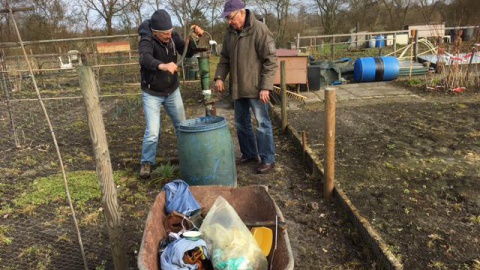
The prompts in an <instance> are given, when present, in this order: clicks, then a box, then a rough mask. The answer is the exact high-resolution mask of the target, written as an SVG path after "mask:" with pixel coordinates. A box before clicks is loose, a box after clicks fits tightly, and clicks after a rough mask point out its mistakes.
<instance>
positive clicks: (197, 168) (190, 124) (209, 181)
mask: <svg viewBox="0 0 480 270" xmlns="http://www.w3.org/2000/svg"><path fill="white" fill-rule="evenodd" d="M178 131H179V132H178V158H179V163H180V164H179V165H180V177H181V179H183V180H184V181H185V182H187V183H188V184H189V185H192V186H199V185H221V186H231V187H236V186H237V170H236V167H235V154H234V150H233V149H234V148H233V140H232V136H231V134H230V130H229V129H228V126H227V121H226V120H225V118H223V117H220V116H206V117H199V118H195V119H188V120H185V121H183V122H181V123H180V126H179V128H178Z"/></svg>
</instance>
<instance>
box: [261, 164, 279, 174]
mask: <svg viewBox="0 0 480 270" xmlns="http://www.w3.org/2000/svg"><path fill="white" fill-rule="evenodd" d="M273 168H275V162H272V163H262V164H260V166H259V167H258V168H257V173H260V174H264V173H268V172H269V171H271V170H273Z"/></svg>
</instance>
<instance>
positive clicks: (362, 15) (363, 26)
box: [347, 0, 382, 31]
mask: <svg viewBox="0 0 480 270" xmlns="http://www.w3.org/2000/svg"><path fill="white" fill-rule="evenodd" d="M347 2H348V5H349V10H348V22H349V23H350V25H351V26H352V27H353V26H354V27H357V26H358V27H359V29H357V31H359V30H368V31H372V30H374V29H375V28H376V27H377V25H378V24H379V23H381V22H380V18H381V17H382V10H381V9H382V8H381V6H379V5H378V3H377V2H378V0H347Z"/></svg>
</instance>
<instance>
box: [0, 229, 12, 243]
mask: <svg viewBox="0 0 480 270" xmlns="http://www.w3.org/2000/svg"><path fill="white" fill-rule="evenodd" d="M10 230H11V229H10V228H9V227H8V226H5V225H2V226H0V245H10V244H12V241H13V239H12V238H11V237H8V231H10Z"/></svg>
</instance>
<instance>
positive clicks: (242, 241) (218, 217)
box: [200, 196, 268, 270]
mask: <svg viewBox="0 0 480 270" xmlns="http://www.w3.org/2000/svg"><path fill="white" fill-rule="evenodd" d="M200 231H201V232H202V235H203V239H204V240H205V242H206V243H207V248H208V250H209V251H210V252H211V253H210V254H212V255H211V259H212V263H213V266H214V269H221V270H247V269H248V270H249V269H252V270H264V269H267V268H268V261H267V258H266V257H265V256H264V255H263V253H262V251H261V250H260V248H259V246H258V244H257V242H256V241H255V238H254V237H253V236H252V233H251V232H250V230H249V229H248V228H247V226H246V225H245V224H244V223H243V221H242V219H241V218H240V217H239V216H238V214H237V212H235V209H233V207H232V206H231V205H230V204H229V203H228V202H227V201H226V200H225V199H224V198H223V197H221V196H219V197H218V198H217V200H216V201H215V203H214V204H213V205H212V207H211V208H210V210H209V211H208V214H207V216H206V217H205V219H204V220H203V223H202V226H201V227H200Z"/></svg>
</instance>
